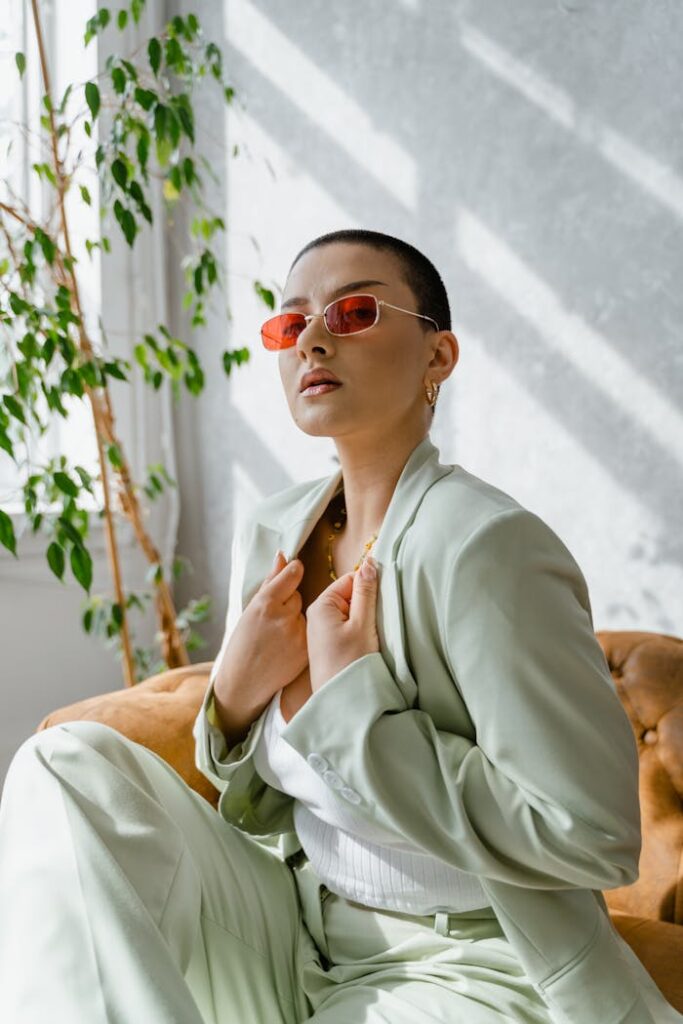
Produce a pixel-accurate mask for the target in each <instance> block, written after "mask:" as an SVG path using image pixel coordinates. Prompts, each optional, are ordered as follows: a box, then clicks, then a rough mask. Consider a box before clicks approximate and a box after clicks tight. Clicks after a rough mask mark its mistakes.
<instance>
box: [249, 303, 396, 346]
mask: <svg viewBox="0 0 683 1024" xmlns="http://www.w3.org/2000/svg"><path fill="white" fill-rule="evenodd" d="M378 309H379V307H378V305H377V299H376V298H375V296H374V295H349V296H347V297H346V298H344V299H337V301H336V302H333V303H332V305H331V306H330V307H329V309H328V310H327V313H326V315H325V321H326V323H327V327H328V329H329V330H330V331H332V333H333V334H356V333H357V332H358V331H365V330H367V328H368V327H372V325H373V324H374V323H376V321H377V313H378ZM305 326H306V320H305V318H304V316H303V314H302V313H280V314H278V316H273V317H271V318H270V320H266V322H265V323H264V324H263V326H262V327H261V340H262V341H263V344H264V346H265V347H266V348H267V349H269V350H270V351H271V352H278V351H280V349H283V348H291V347H292V346H293V345H296V340H297V338H298V337H299V335H300V334H301V332H302V331H303V329H304V327H305Z"/></svg>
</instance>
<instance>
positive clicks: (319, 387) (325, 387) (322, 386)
mask: <svg viewBox="0 0 683 1024" xmlns="http://www.w3.org/2000/svg"><path fill="white" fill-rule="evenodd" d="M340 387H341V384H335V383H334V381H331V380H324V381H321V382H320V383H319V384H309V385H308V387H307V388H304V389H303V391H301V392H300V394H302V395H324V394H326V393H327V392H328V391H336V390H337V388H340Z"/></svg>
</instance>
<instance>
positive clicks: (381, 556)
mask: <svg viewBox="0 0 683 1024" xmlns="http://www.w3.org/2000/svg"><path fill="white" fill-rule="evenodd" d="M452 469H453V466H450V465H444V464H442V463H441V462H440V461H439V449H438V448H437V447H436V445H434V444H433V443H432V441H431V439H430V437H429V435H428V434H427V435H426V436H425V437H424V438H423V439H422V441H420V442H419V443H418V444H417V445H416V446H415V448H413V450H412V452H411V453H410V455H409V456H408V459H407V461H406V463H405V465H404V467H403V469H402V471H401V475H400V476H399V478H398V481H397V483H396V486H395V488H394V492H393V494H392V496H391V500H390V502H389V505H388V508H387V510H386V513H385V515H384V519H383V521H382V525H381V527H380V530H379V533H378V535H377V539H376V540H375V543H374V544H373V546H372V554H373V557H374V558H375V560H376V561H377V562H378V563H379V564H380V565H383V564H384V563H385V561H391V560H392V559H393V558H394V556H395V551H396V548H397V546H398V544H399V542H400V540H401V537H402V536H403V533H404V531H405V530H406V528H407V527H408V525H409V523H410V522H411V520H412V517H413V514H414V513H415V512H416V511H417V506H418V504H419V502H420V499H421V498H422V496H423V495H424V493H425V492H426V491H427V490H428V488H429V487H431V485H432V484H433V483H436V481H437V480H438V479H440V477H442V476H445V475H446V474H447V473H450V472H451V471H452ZM341 484H342V470H341V468H339V469H337V470H335V471H334V473H332V474H331V475H330V476H328V477H324V478H323V479H322V480H314V481H313V482H312V484H311V487H310V490H307V491H306V492H305V494H304V495H303V496H302V497H301V498H299V500H298V501H296V502H295V503H294V504H293V505H292V506H290V508H289V509H287V510H285V512H284V513H281V516H280V520H279V522H273V521H268V520H263V521H262V522H263V525H264V526H267V527H268V528H269V529H271V530H275V531H276V532H277V533H279V547H281V548H282V550H283V552H284V554H285V555H286V557H287V559H288V560H289V559H292V558H296V557H297V555H298V554H299V551H300V550H301V548H302V547H303V545H304V544H305V542H306V540H307V539H308V537H309V536H310V534H311V533H312V532H313V528H314V526H315V524H316V523H317V522H318V520H319V519H320V517H321V516H322V514H323V512H324V511H325V509H326V508H327V505H328V504H329V502H330V500H331V498H332V496H333V495H334V494H335V492H336V491H337V490H338V489H339V487H340V485H341Z"/></svg>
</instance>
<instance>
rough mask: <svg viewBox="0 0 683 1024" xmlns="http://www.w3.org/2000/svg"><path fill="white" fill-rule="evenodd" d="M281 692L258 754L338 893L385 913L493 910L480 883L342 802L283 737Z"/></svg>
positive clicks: (321, 873)
mask: <svg viewBox="0 0 683 1024" xmlns="http://www.w3.org/2000/svg"><path fill="white" fill-rule="evenodd" d="M281 693H282V690H278V692H277V693H276V694H275V696H274V697H273V699H272V700H271V702H270V704H269V706H268V708H267V711H266V718H265V721H264V724H263V729H262V731H261V736H260V738H259V742H258V744H257V745H256V747H255V749H254V753H253V757H254V767H255V768H256V770H257V772H258V773H259V775H260V776H261V778H262V779H263V780H264V782H267V783H268V785H270V786H273V787H274V788H275V789H278V790H280V792H282V793H288V794H289V795H290V796H293V797H294V798H295V800H294V826H295V829H296V833H297V836H298V838H299V841H300V843H301V845H302V847H303V850H304V852H305V854H306V856H307V857H308V859H309V860H310V862H311V867H312V868H313V870H314V872H315V873H316V875H317V876H318V878H320V880H321V881H323V882H324V883H325V885H326V886H327V887H328V889H329V890H330V891H331V892H334V893H337V894H338V895H340V896H344V897H346V898H347V899H350V900H355V901H356V902H358V903H363V904H364V905H366V906H371V907H377V908H380V909H382V910H397V911H402V912H403V913H406V914H432V913H435V912H436V911H437V910H445V911H450V912H451V913H457V912H458V911H464V910H474V909H475V908H477V907H484V906H488V905H489V902H490V901H489V900H488V898H487V896H486V893H485V892H484V889H483V888H482V886H481V884H480V882H479V879H478V878H477V876H476V875H473V874H472V873H471V872H469V871H461V870H460V869H459V868H455V867H453V866H451V865H449V864H446V863H445V862H444V861H441V860H437V859H436V858H434V857H432V856H430V855H428V854H424V853H421V852H419V851H416V850H415V848H414V847H413V846H411V845H410V844H409V843H408V842H405V843H403V842H402V841H401V840H400V839H399V838H397V837H396V836H395V835H394V834H393V833H392V834H388V833H385V831H384V830H383V829H381V828H380V827H379V826H376V825H372V826H370V825H368V823H367V822H365V821H363V820H361V818H360V817H359V816H357V815H356V814H355V813H354V811H353V810H352V808H351V806H349V804H348V801H345V800H342V799H341V798H340V797H339V796H335V794H334V790H333V789H332V788H331V787H330V786H329V785H328V784H327V782H325V781H323V779H322V778H321V777H320V775H318V773H317V772H316V771H314V769H313V768H312V767H311V766H310V765H309V764H308V763H307V761H306V760H305V758H303V757H302V756H301V754H299V752H298V751H296V750H294V748H293V747H291V746H290V745H289V744H288V743H285V741H284V740H283V739H281V737H280V731H281V730H282V728H283V727H284V725H285V724H286V723H285V719H284V717H283V715H282V711H281V710H280V694H281Z"/></svg>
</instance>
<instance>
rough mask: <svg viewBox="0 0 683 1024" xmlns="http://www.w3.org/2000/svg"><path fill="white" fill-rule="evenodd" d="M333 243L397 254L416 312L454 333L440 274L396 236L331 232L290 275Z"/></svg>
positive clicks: (316, 242)
mask: <svg viewBox="0 0 683 1024" xmlns="http://www.w3.org/2000/svg"><path fill="white" fill-rule="evenodd" d="M330 242H352V243H355V244H360V245H367V246H370V247H371V248H373V249H378V250H380V251H381V252H391V253H393V254H394V256H396V259H397V262H398V265H399V267H400V273H401V277H402V278H403V280H404V282H405V283H406V284H407V285H408V287H409V288H410V290H411V291H412V293H413V295H414V296H415V303H416V307H417V308H416V310H415V312H416V313H421V314H422V315H423V316H430V317H432V319H434V320H436V322H437V324H438V325H439V330H440V331H450V330H451V309H450V306H449V303H448V295H447V293H446V288H445V286H444V283H443V281H442V280H441V275H440V274H439V272H438V270H437V269H436V267H435V266H434V264H433V263H432V262H431V260H429V259H427V257H426V256H425V255H424V253H421V252H420V250H419V249H416V248H415V246H413V245H410V243H409V242H404V241H403V240H402V239H400V238H394V236H393V235H385V234H384V233H383V232H381V231H369V230H366V229H365V228H345V229H342V230H341V231H330V232H328V234H326V235H320V236H319V237H318V238H314V239H313V241H311V242H308V244H307V245H305V246H304V247H303V249H301V250H300V251H299V252H298V253H297V255H296V256H295V257H294V260H293V261H292V265H291V266H290V268H289V272H288V273H291V272H292V269H293V268H294V266H295V264H296V263H297V262H298V261H299V260H300V259H301V257H302V256H303V255H304V253H306V252H308V251H309V250H310V249H317V248H319V247H320V246H322V245H327V244H328V243H330ZM418 323H420V324H421V325H422V327H423V328H424V329H425V330H432V329H433V325H430V324H429V323H428V322H427V321H426V320H420V321H418Z"/></svg>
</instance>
